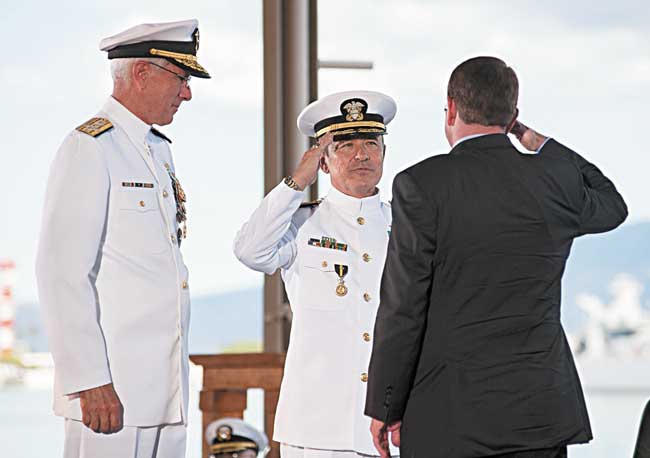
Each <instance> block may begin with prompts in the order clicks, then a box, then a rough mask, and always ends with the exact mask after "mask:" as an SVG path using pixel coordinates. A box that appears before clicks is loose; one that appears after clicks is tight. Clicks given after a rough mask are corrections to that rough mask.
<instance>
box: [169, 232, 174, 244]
mask: <svg viewBox="0 0 650 458" xmlns="http://www.w3.org/2000/svg"><path fill="white" fill-rule="evenodd" d="M169 237H170V238H171V239H172V243H176V236H175V235H174V234H172V235H170V236H169Z"/></svg>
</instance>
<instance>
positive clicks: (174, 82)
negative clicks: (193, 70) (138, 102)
mask: <svg viewBox="0 0 650 458" xmlns="http://www.w3.org/2000/svg"><path fill="white" fill-rule="evenodd" d="M163 67H164V69H162V68H159V67H156V66H153V67H152V72H151V81H150V87H149V89H150V91H149V92H150V94H151V98H150V99H151V100H150V102H149V104H148V105H149V109H150V115H151V116H150V118H151V119H152V120H153V121H152V122H151V124H158V125H159V126H164V125H166V124H169V123H171V122H172V120H173V119H174V115H175V114H176V112H177V111H178V107H179V106H180V105H181V103H183V102H184V101H189V100H191V99H192V90H191V89H190V86H189V84H188V83H187V82H186V81H185V80H184V79H185V78H186V77H187V76H188V74H187V72H186V71H185V70H183V69H181V68H180V67H177V66H176V65H172V64H171V63H165V64H164V65H163ZM174 75H176V76H174Z"/></svg>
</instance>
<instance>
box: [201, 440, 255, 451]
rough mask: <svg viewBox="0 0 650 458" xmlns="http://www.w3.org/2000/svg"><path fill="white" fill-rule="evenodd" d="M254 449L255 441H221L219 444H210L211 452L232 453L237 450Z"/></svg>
mask: <svg viewBox="0 0 650 458" xmlns="http://www.w3.org/2000/svg"><path fill="white" fill-rule="evenodd" d="M249 448H252V449H255V450H257V444H256V443H255V442H223V443H221V444H213V445H211V446H210V452H211V453H232V452H239V451H241V450H245V449H249Z"/></svg>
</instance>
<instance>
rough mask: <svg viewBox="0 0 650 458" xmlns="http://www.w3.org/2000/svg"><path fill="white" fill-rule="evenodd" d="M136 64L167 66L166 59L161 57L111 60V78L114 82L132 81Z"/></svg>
mask: <svg viewBox="0 0 650 458" xmlns="http://www.w3.org/2000/svg"><path fill="white" fill-rule="evenodd" d="M136 62H151V63H154V64H157V65H161V66H163V67H164V66H165V65H164V64H165V62H167V60H166V59H162V58H160V57H126V58H122V59H113V60H111V76H112V77H113V82H114V83H116V82H117V81H118V80H121V81H123V82H125V83H129V82H130V81H131V69H132V68H133V65H135V63H136Z"/></svg>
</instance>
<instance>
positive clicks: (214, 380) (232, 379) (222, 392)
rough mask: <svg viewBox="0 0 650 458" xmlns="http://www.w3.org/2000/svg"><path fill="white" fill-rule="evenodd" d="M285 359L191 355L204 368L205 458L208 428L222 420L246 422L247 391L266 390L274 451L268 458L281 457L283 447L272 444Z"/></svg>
mask: <svg viewBox="0 0 650 458" xmlns="http://www.w3.org/2000/svg"><path fill="white" fill-rule="evenodd" d="M284 358H285V355H284V354H281V353H245V354H227V355H192V356H190V360H191V361H192V362H193V363H194V364H198V365H200V366H203V389H202V391H201V396H200V398H199V408H200V409H201V412H202V417H203V421H202V423H203V431H202V434H201V436H202V437H203V438H204V439H203V458H207V457H208V447H209V445H210V444H207V443H206V441H205V435H204V434H203V433H204V432H205V428H206V427H207V426H208V424H210V423H211V422H212V421H214V420H217V419H219V418H223V417H235V418H244V410H246V391H247V390H248V389H249V388H261V389H263V390H264V430H265V433H266V435H267V436H268V437H269V444H271V451H270V452H269V454H268V455H267V456H268V458H279V457H280V446H279V444H278V443H277V442H273V440H272V437H273V423H274V421H275V409H276V407H277V404H278V396H279V394H280V383H281V382H282V374H283V371H284Z"/></svg>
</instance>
